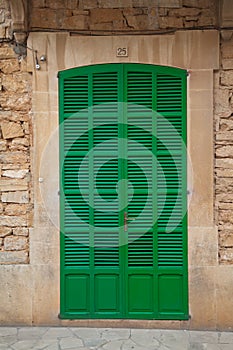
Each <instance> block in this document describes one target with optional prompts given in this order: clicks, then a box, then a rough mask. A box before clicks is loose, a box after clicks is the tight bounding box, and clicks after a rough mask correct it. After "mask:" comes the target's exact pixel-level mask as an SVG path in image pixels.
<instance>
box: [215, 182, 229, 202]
mask: <svg viewBox="0 0 233 350" xmlns="http://www.w3.org/2000/svg"><path fill="white" fill-rule="evenodd" d="M222 180H224V181H226V179H221V181H222ZM228 180H231V179H228ZM231 182H232V180H231ZM229 187H230V186H229ZM230 191H231V192H230ZM216 193H217V195H216V200H217V201H219V202H233V187H230V188H228V187H227V188H225V187H224V185H223V186H222V187H221V186H219V185H217V186H216Z"/></svg>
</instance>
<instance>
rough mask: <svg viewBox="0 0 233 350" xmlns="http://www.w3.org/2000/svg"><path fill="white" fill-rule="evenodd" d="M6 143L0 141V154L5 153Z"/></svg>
mask: <svg viewBox="0 0 233 350" xmlns="http://www.w3.org/2000/svg"><path fill="white" fill-rule="evenodd" d="M6 147H7V143H6V141H4V140H0V152H3V151H6Z"/></svg>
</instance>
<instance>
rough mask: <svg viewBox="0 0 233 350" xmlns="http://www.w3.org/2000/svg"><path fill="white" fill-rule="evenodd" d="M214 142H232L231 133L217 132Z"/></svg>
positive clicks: (232, 133) (232, 134) (232, 132)
mask: <svg viewBox="0 0 233 350" xmlns="http://www.w3.org/2000/svg"><path fill="white" fill-rule="evenodd" d="M216 140H217V141H232V142H233V131H226V132H218V133H217V135H216Z"/></svg>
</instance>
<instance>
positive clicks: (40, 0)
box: [33, 0, 45, 7]
mask: <svg viewBox="0 0 233 350" xmlns="http://www.w3.org/2000/svg"><path fill="white" fill-rule="evenodd" d="M33 7H45V0H33Z"/></svg>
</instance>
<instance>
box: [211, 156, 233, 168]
mask: <svg viewBox="0 0 233 350" xmlns="http://www.w3.org/2000/svg"><path fill="white" fill-rule="evenodd" d="M215 166H216V167H217V168H226V169H233V159H232V158H224V159H216V163H215Z"/></svg>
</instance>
